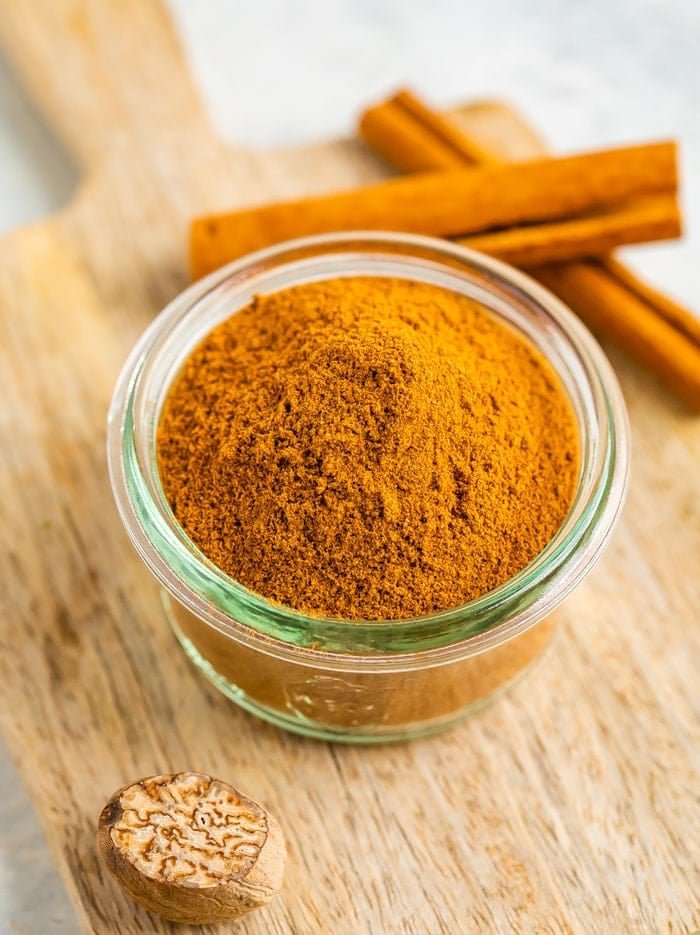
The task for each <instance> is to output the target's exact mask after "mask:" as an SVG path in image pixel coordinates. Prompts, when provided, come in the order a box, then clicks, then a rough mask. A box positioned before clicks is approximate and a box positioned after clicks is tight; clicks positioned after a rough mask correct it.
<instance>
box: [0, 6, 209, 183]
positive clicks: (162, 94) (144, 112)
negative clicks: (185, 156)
mask: <svg viewBox="0 0 700 935" xmlns="http://www.w3.org/2000/svg"><path fill="white" fill-rule="evenodd" d="M0 44H2V46H3V47H4V50H5V52H6V54H7V58H8V60H9V61H10V63H11V65H12V66H13V69H14V70H15V72H16V73H17V74H18V75H19V76H20V78H21V79H22V81H23V83H24V84H25V85H26V86H27V89H28V91H29V93H30V95H31V96H32V98H33V99H34V100H35V101H36V103H37V105H38V106H39V108H40V109H41V111H42V112H43V113H44V115H45V116H46V118H47V119H48V121H49V122H50V123H51V125H52V126H53V128H54V130H55V132H56V134H57V135H58V136H59V138H60V139H61V141H62V142H63V143H64V144H65V145H66V146H67V148H68V149H69V151H70V153H71V154H72V155H73V157H74V158H75V159H76V160H77V161H78V162H79V163H80V164H81V166H83V167H84V168H85V169H89V168H90V167H92V166H94V165H95V164H97V163H98V162H99V161H100V160H101V158H102V157H103V156H104V155H105V153H106V152H107V151H108V150H109V149H110V148H111V147H112V146H113V145H114V143H115V138H117V137H120V136H122V137H127V138H128V139H130V140H131V141H132V142H138V143H140V144H142V145H146V146H149V147H157V146H160V145H167V144H168V141H169V140H170V141H171V142H172V141H173V138H174V137H177V138H179V140H180V143H182V140H183V139H184V140H188V141H189V145H192V146H193V147H196V146H197V144H198V143H202V144H206V145H209V142H210V141H211V140H212V139H213V137H214V132H213V130H212V127H211V124H210V123H209V120H208V117H207V115H206V113H205V111H204V107H203V105H202V102H201V100H200V97H199V94H198V93H197V91H196V89H195V87H194V84H193V82H192V80H191V76H190V70H189V67H188V65H187V62H186V59H185V56H184V54H183V50H182V46H181V44H180V41H179V38H178V36H177V33H176V30H175V28H174V25H173V22H172V20H171V17H170V14H169V12H168V11H167V9H166V7H165V4H164V3H163V2H162V0H13V2H12V3H6V4H4V5H3V11H2V15H1V16H0Z"/></svg>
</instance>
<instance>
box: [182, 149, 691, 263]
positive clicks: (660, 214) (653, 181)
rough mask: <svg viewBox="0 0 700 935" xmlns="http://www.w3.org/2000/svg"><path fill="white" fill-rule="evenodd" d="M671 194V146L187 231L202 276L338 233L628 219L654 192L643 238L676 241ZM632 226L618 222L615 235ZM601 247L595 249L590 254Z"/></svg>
mask: <svg viewBox="0 0 700 935" xmlns="http://www.w3.org/2000/svg"><path fill="white" fill-rule="evenodd" d="M676 187H677V175H676V149H675V145H674V144H673V143H666V142H663V143H652V144H647V145H643V146H629V147H625V148H621V149H610V150H604V151H600V152H592V153H585V154H583V155H577V156H566V157H558V158H557V157H546V158H541V159H534V160H531V161H529V162H522V163H518V164H499V165H490V166H486V167H483V168H473V169H470V168H467V169H464V168H462V169H456V170H453V171H450V172H432V173H423V174H419V175H413V176H410V175H409V176H406V177H405V178H400V179H391V180H389V181H385V182H381V183H379V184H377V185H370V186H367V187H365V188H358V189H355V190H352V191H347V192H340V193H337V194H333V195H326V196H322V197H318V198H305V199H301V200H297V201H289V202H282V203H279V204H273V205H263V206H261V207H257V208H250V209H248V210H244V211H236V212H233V213H230V214H224V215H219V216H215V217H205V218H200V219H197V220H195V221H194V222H193V225H192V229H191V241H190V246H191V261H192V269H193V273H194V275H195V276H200V275H202V274H204V273H206V272H209V271H211V270H213V269H216V268H218V267H219V266H221V265H222V264H223V263H225V262H227V261H229V260H231V259H234V258H235V257H237V256H241V255H242V254H244V253H248V252H250V251H251V250H257V249H259V248H260V247H264V246H268V245H269V244H272V243H276V242H278V241H280V240H285V239H287V238H289V237H299V236H303V235H305V234H319V233H326V232H330V231H335V230H348V229H350V230H353V229H354V230H359V229H372V230H401V231H407V232H413V233H418V234H433V235H437V236H442V237H449V236H457V235H468V234H474V233H479V232H483V231H492V230H494V229H497V228H501V227H507V226H513V225H526V224H527V225H534V224H537V223H538V222H549V221H553V220H558V219H563V218H571V217H575V216H586V215H588V216H596V215H598V214H600V213H601V212H603V211H605V210H606V209H611V208H615V207H618V208H620V209H621V210H622V211H623V212H624V211H627V212H628V215H627V217H629V208H630V202H634V200H635V199H638V198H648V197H649V196H653V195H665V196H666V198H659V199H657V201H656V205H655V208H654V212H655V219H656V220H655V222H654V223H651V224H648V225H647V226H646V227H645V228H644V236H645V237H647V236H655V234H654V231H655V230H656V236H662V237H666V236H677V235H678V233H679V231H680V222H679V215H678V211H677V209H676V207H675V204H674V201H673V198H672V197H670V196H672V195H673V193H674V192H675V191H676ZM652 213H653V212H652ZM657 225H658V226H657ZM633 227H634V225H628V226H627V227H625V226H624V225H623V224H622V223H619V222H618V225H617V231H618V233H619V232H620V231H622V230H623V229H624V230H625V231H630V230H631V229H632V228H633ZM593 233H595V231H594V230H593ZM608 234H609V231H608ZM530 236H533V237H534V238H535V240H536V243H537V249H538V258H539V259H541V260H549V259H552V256H550V255H548V254H547V252H546V251H544V250H543V248H544V246H545V244H546V238H545V239H543V238H542V237H541V235H540V233H538V232H537V230H536V228H534V227H532V228H527V229H526V228H523V229H522V231H521V232H520V234H519V238H520V248H521V249H522V238H528V237H530ZM630 236H631V234H630ZM591 239H593V241H595V237H593V238H591V230H590V229H589V233H588V239H587V245H586V249H585V250H584V253H589V252H595V242H594V243H591ZM625 242H630V240H629V238H627V239H626V241H625ZM554 247H555V257H556V258H558V257H557V254H556V244H555V245H554ZM603 249H605V246H604V245H603V246H599V247H598V251H597V252H601V251H602V250H603Z"/></svg>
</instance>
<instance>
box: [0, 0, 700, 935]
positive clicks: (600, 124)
mask: <svg viewBox="0 0 700 935" xmlns="http://www.w3.org/2000/svg"><path fill="white" fill-rule="evenodd" d="M2 2H11V0H2ZM103 2H117V0H103ZM170 5H171V7H172V10H173V13H174V14H175V16H176V18H177V21H178V23H179V25H180V29H181V33H182V36H183V39H184V41H185V44H186V46H187V49H188V52H189V54H190V57H191V60H192V64H193V68H194V70H195V73H196V75H197V77H198V81H199V83H200V86H201V89H202V93H203V95H204V97H205V99H206V101H207V103H208V105H209V107H210V109H211V111H212V113H213V116H214V119H215V121H216V123H217V125H218V126H219V128H220V131H221V133H222V134H223V135H224V136H226V137H227V138H229V139H230V140H232V141H241V142H245V143H249V144H252V145H257V146H274V145H277V144H287V143H300V142H303V141H304V140H309V139H313V138H318V137H326V136H332V135H337V134H344V133H349V132H351V130H352V126H353V123H354V119H355V117H356V114H357V112H358V110H359V109H360V108H361V107H362V105H363V104H365V103H367V102H369V101H371V100H373V99H378V98H379V97H381V96H382V95H384V94H385V93H388V92H389V91H390V90H392V89H393V88H394V87H396V86H397V85H399V84H403V83H410V84H411V85H413V86H414V87H415V88H416V89H418V90H420V91H421V92H422V93H423V94H425V95H426V96H427V97H428V98H430V99H432V100H433V101H436V102H438V103H448V102H456V101H458V100H462V99H465V98H468V97H478V96H482V97H494V96H505V97H506V98H508V99H509V100H511V101H512V102H513V103H515V104H517V105H518V106H519V107H520V108H522V109H523V110H524V111H525V113H526V114H527V115H528V116H529V117H530V118H531V119H532V120H533V121H535V122H536V123H537V125H538V126H540V127H542V128H543V129H544V130H545V132H546V134H547V137H548V139H549V141H550V143H551V144H552V146H553V147H555V148H557V149H559V150H562V151H564V150H573V149H577V148H585V147H592V146H596V145H604V144H614V143H623V142H625V141H634V140H642V139H645V138H661V137H665V136H674V137H678V138H680V139H681V141H682V144H683V170H684V176H685V180H684V189H685V196H684V197H685V206H686V216H687V221H688V223H687V230H688V234H687V237H686V239H685V241H684V243H683V244H681V245H678V244H672V245H664V246H654V247H647V248H636V249H634V250H630V251H627V257H628V259H630V260H631V261H632V262H633V263H634V264H635V265H636V266H638V267H639V268H640V269H642V270H644V272H645V273H646V274H647V275H648V277H649V278H651V279H653V280H655V281H656V282H657V283H659V284H660V285H663V286H664V288H666V289H667V290H669V291H672V292H674V293H675V294H676V295H677V296H678V297H680V298H682V299H684V300H685V301H686V302H688V303H689V304H691V305H692V306H694V307H695V308H696V309H700V272H699V267H700V0H587V2H578V0H461V2H460V0H304V2H296V3H290V2H289V0H256V2H254V3H250V2H241V0H237V2H231V0H198V2H193V0H170ZM0 15H2V14H1V10H0ZM76 181H77V176H76V173H75V170H74V168H73V166H72V165H71V163H70V160H69V159H67V158H66V156H65V155H64V154H63V153H62V152H61V151H60V150H59V149H58V148H57V146H56V144H55V142H54V141H53V139H52V137H51V135H50V133H49V132H48V131H47V130H46V128H45V127H44V126H43V125H42V123H41V120H40V118H39V117H38V115H37V114H36V113H35V112H34V111H33V110H32V107H31V104H30V102H29V101H28V100H27V99H26V98H25V97H24V95H23V94H22V92H21V90H20V89H19V88H18V87H17V86H16V84H15V83H14V81H13V79H12V76H11V75H10V73H9V72H8V70H7V69H6V68H5V67H3V65H2V62H1V61H0V231H5V230H10V229H12V228H13V227H15V226H17V225H19V224H22V223H25V222H28V221H31V220H33V219H36V218H39V217H42V216H43V215H44V214H46V213H48V212H50V211H51V210H53V209H55V208H56V207H57V206H58V205H60V204H61V203H63V202H64V201H65V200H66V199H67V198H68V197H70V192H71V190H72V188H73V187H74V185H75V183H76ZM1 697H2V688H1V687H0V703H1ZM77 931H78V928H77V923H76V921H75V917H74V915H73V913H72V910H71V908H70V906H69V904H68V902H67V899H66V896H65V894H64V892H63V889H62V887H61V884H60V882H59V880H58V878H57V876H56V874H55V871H54V870H53V867H52V865H51V862H50V859H49V856H48V852H47V849H46V845H45V843H44V840H43V836H42V833H41V830H40V828H39V826H38V823H37V821H36V819H35V817H34V815H33V813H32V811H31V808H30V807H29V804H28V802H27V800H26V797H25V795H24V793H23V791H22V790H21V787H20V785H19V783H18V780H17V777H16V775H15V773H14V771H13V768H12V766H11V765H10V763H9V761H8V759H7V755H6V753H5V751H4V748H3V747H2V746H0V935H68V933H74V932H77Z"/></svg>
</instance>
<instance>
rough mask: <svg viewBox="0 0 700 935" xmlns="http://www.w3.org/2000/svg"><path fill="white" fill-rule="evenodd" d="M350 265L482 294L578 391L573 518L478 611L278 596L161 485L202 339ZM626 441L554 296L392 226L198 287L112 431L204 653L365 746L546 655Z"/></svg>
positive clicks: (255, 704) (589, 560) (151, 548)
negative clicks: (170, 436) (248, 575)
mask: <svg viewBox="0 0 700 935" xmlns="http://www.w3.org/2000/svg"><path fill="white" fill-rule="evenodd" d="M343 276H382V277H398V278H406V279H412V280H419V281H422V282H426V283H431V284H433V285H436V286H439V287H442V288H445V289H450V290H453V291H456V292H460V293H462V294H464V295H467V296H469V297H470V298H472V299H475V300H476V301H478V302H480V303H481V304H482V305H483V306H485V307H486V308H488V309H489V310H490V311H491V312H492V314H494V315H495V316H497V317H498V318H500V319H502V320H504V321H505V322H507V323H508V324H509V325H510V326H511V327H512V328H515V329H516V330H518V331H519V332H521V333H522V334H523V335H524V336H525V337H526V338H527V339H529V340H530V341H531V342H532V343H533V344H534V345H535V346H536V347H537V348H538V349H539V350H540V352H541V353H542V354H543V355H544V356H545V357H546V358H547V359H548V361H549V362H550V364H551V365H552V367H553V368H554V370H555V371H556V372H557V373H558V375H559V377H560V379H561V381H562V384H563V386H564V388H565V390H566V392H567V393H568V395H569V397H570V400H571V403H572V406H573V409H574V412H575V415H576V420H577V424H578V429H579V436H580V448H581V465H580V472H579V479H578V487H577V490H576V494H575V497H574V501H573V503H572V506H571V509H570V511H569V513H568V515H567V517H566V519H565V521H564V523H563V525H562V526H561V528H560V529H559V531H558V532H557V534H556V535H555V536H554V538H553V539H552V540H551V542H550V543H549V544H548V545H547V546H546V548H545V549H544V550H543V551H542V552H541V553H540V554H539V555H538V556H537V557H536V558H535V559H534V560H533V561H532V562H531V563H530V564H529V565H528V566H527V567H526V568H525V569H523V571H521V572H520V573H519V574H517V575H516V576H514V577H513V578H511V579H510V580H509V581H507V582H505V583H504V584H503V585H501V586H500V587H498V588H496V589H494V590H493V591H490V592H489V593H488V594H485V595H483V596H482V597H480V598H478V599H476V600H474V601H471V602H470V603H469V604H466V605H464V606H462V607H457V608H453V609H450V610H446V611H444V612H441V613H436V614H432V615H429V616H426V617H420V618H411V619H405V620H396V621H360V620H353V621H345V620H338V619H333V618H327V619H326V618H321V617H311V616H308V615H305V614H302V613H300V612H297V611H295V610H294V609H293V608H287V607H281V606H279V605H275V604H273V603H271V602H269V601H267V600H265V599H264V598H263V597H261V596H260V595H258V594H254V593H252V592H250V591H248V590H247V589H246V588H244V587H243V586H242V585H240V584H239V583H237V582H235V581H233V580H232V579H230V578H229V577H228V576H226V575H225V574H224V573H223V572H222V571H221V570H220V569H218V568H217V567H216V566H215V565H213V564H212V563H211V562H210V561H209V560H208V559H207V558H206V557H205V556H204V555H203V554H202V553H201V552H200V551H199V549H197V547H196V546H195V545H194V544H193V543H192V542H191V541H190V540H189V539H188V537H187V536H186V534H185V533H184V531H183V530H182V528H181V527H180V525H179V523H178V522H177V520H176V519H175V517H174V516H173V514H172V511H171V510H170V507H169V505H168V503H167V501H166V499H165V497H164V495H163V491H162V488H161V484H160V479H159V475H158V467H157V460H156V431H157V427H158V422H159V417H160V412H161V408H162V405H163V402H164V399H165V397H166V395H167V392H168V389H169V387H170V385H171V383H172V381H173V379H174V377H175V376H176V375H177V373H178V371H179V369H180V367H181V366H182V364H183V362H184V360H185V359H186V358H187V357H188V355H189V354H190V352H191V351H192V350H193V348H194V347H195V346H196V345H197V343H198V342H199V341H200V340H201V339H202V338H203V337H204V336H205V335H206V334H207V333H208V332H209V331H210V330H211V329H212V328H213V327H215V326H216V325H217V324H218V323H219V322H221V321H223V320H224V319H226V318H228V317H229V316H231V315H232V314H235V313H236V311H238V310H239V309H241V308H242V307H244V306H245V305H247V304H248V303H249V302H250V300H251V298H252V297H253V296H254V295H255V294H256V293H268V292H273V291H276V290H278V289H283V288H286V287H289V286H292V285H299V284H302V283H305V282H310V281H317V280H322V279H331V278H333V279H335V278H338V277H343ZM628 447H629V442H628V428H627V419H626V415H625V410H624V404H623V402H622V398H621V394H620V391H619V387H618V385H617V381H616V380H615V377H614V375H613V373H612V371H611V369H610V366H609V364H608V362H607V360H606V358H605V356H604V355H603V353H602V351H601V350H600V348H599V347H598V345H597V344H596V342H595V341H594V340H593V338H592V337H591V335H590V334H589V333H588V332H587V331H586V329H585V328H584V327H583V325H582V324H581V323H580V322H579V321H578V319H576V318H575V317H574V316H573V314H572V313H571V312H569V311H568V310H567V309H566V308H565V307H564V306H563V305H562V304H561V303H560V302H559V301H558V300H557V299H555V298H554V296H552V295H551V294H550V293H548V292H547V291H546V290H545V289H543V288H542V287H541V286H539V285H538V284H537V283H535V282H533V281H532V280H530V279H529V278H528V277H526V276H524V275H523V274H521V273H519V272H517V271H516V270H513V269H511V268H510V267H507V266H505V265H503V264H501V263H498V262H496V261H494V260H491V259H489V258H487V257H484V256H482V255H480V254H476V253H473V252H471V251H467V250H465V249H463V248H460V247H456V246H454V245H452V244H449V243H446V242H444V241H438V240H433V239H430V238H423V237H414V236H410V235H402V234H390V233H361V232H360V233H350V234H334V235H325V236H322V237H313V238H308V239H305V240H300V241H293V242H289V243H285V244H280V245H278V246H276V247H273V248H270V249H268V250H264V251H260V252H259V253H256V254H252V255H250V256H248V257H245V258H243V259H242V260H240V261H237V262H235V263H232V264H230V265H229V266H227V267H225V268H223V269H222V270H219V271H217V272H216V273H214V274H212V275H211V276H209V277H207V278H206V279H204V280H202V281H201V282H198V283H196V284H195V285H194V286H192V287H190V288H189V289H188V290H186V291H185V292H184V293H182V294H181V295H180V296H179V297H178V298H176V299H175V300H174V301H173V302H172V303H171V304H170V305H169V306H168V307H167V308H166V309H165V310H164V311H163V312H162V313H161V314H160V315H159V316H158V318H157V319H156V320H155V321H154V322H153V324H152V325H151V327H150V328H149V329H148V330H147V332H146V333H145V334H144V335H143V337H142V338H141V340H140V341H139V343H138V345H137V346H136V348H135V349H134V351H133V353H132V355H131V356H130V358H129V360H128V361H127V363H126V365H125V367H124V369H123V371H122V374H121V376H120V378H119V381H118V384H117V387H116V390H115V394H114V398H113V402H112V407H111V411H110V416H109V429H108V456H109V465H110V475H111V479H112V485H113V490H114V494H115V498H116V501H117V504H118V507H119V510H120V514H121V516H122V519H123V522H124V525H125V527H126V529H127V532H128V533H129V536H130V537H131V540H132V542H133V543H134V545H135V546H136V548H137V550H138V552H139V554H140V555H141V557H142V559H143V560H144V562H145V563H146V565H147V566H148V567H149V568H150V569H151V571H152V572H153V573H154V574H155V575H156V577H157V578H158V579H159V581H160V582H161V584H162V585H163V588H164V591H165V607H166V614H167V617H168V619H169V620H170V622H171V624H172V625H173V627H174V629H175V632H176V634H177V636H178V638H179V639H180V642H181V643H182V645H183V646H184V648H185V650H186V651H187V653H188V654H189V656H190V658H191V659H192V660H193V661H194V662H195V664H196V665H197V666H199V668H200V669H201V670H202V671H203V672H204V674H205V675H206V676H207V677H208V678H209V679H211V681H213V682H214V684H216V685H217V686H218V687H219V688H220V689H221V690H222V691H224V692H225V693H226V694H227V695H228V696H229V697H231V698H232V699H234V700H235V701H237V702H238V703H239V704H241V705H242V706H243V707H244V708H246V709H247V710H249V711H252V712H254V713H256V714H258V715H259V716H261V717H264V718H266V719H268V720H271V721H273V722H274V723H276V724H278V725H279V726H282V727H286V728H288V729H290V730H295V731H298V732H300V733H304V734H308V735H311V736H315V737H318V738H323V739H335V740H354V741H364V742H367V741H381V740H389V739H400V738H404V737H411V736H416V735H420V734H423V733H427V732H430V731H434V730H437V729H440V728H442V727H444V726H447V725H449V724H450V723H452V722H453V721H455V720H456V719H458V718H460V717H462V716H463V715H464V714H466V713H468V712H469V711H473V710H475V709H476V708H478V707H481V706H482V705H483V704H484V703H485V702H486V701H487V700H489V699H491V698H492V697H494V696H495V694H496V693H498V692H499V691H500V690H502V689H504V688H505V687H507V686H508V685H510V684H511V683H512V682H513V681H514V680H515V679H516V678H517V677H518V675H519V674H520V673H521V672H522V671H524V670H525V669H526V668H527V666H529V664H530V663H531V662H532V661H533V660H534V659H535V658H536V657H537V656H538V655H539V653H540V652H541V651H542V649H543V648H544V646H545V645H546V644H547V642H548V640H549V638H550V636H551V634H552V632H553V629H554V625H555V620H554V617H553V614H554V612H555V611H556V609H557V607H558V606H559V605H560V604H561V602H562V601H563V600H564V598H565V597H566V596H567V595H568V594H569V593H570V592H571V591H572V590H573V589H574V588H575V587H576V586H577V585H578V584H579V583H580V581H581V580H582V579H583V577H584V576H585V575H586V574H588V572H589V571H590V569H591V568H592V566H593V564H594V563H595V561H596V560H597V559H598V557H599V556H600V554H601V552H602V550H603V548H604V546H605V545H606V543H607V541H608V538H609V536H610V533H611V532H612V529H613V527H614V525H615V522H616V520H617V518H618V515H619V512H620V509H621V506H622V502H623V499H624V492H625V487H626V481H627V471H628ZM154 625H157V622H154Z"/></svg>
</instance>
